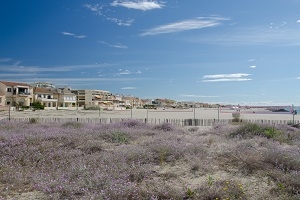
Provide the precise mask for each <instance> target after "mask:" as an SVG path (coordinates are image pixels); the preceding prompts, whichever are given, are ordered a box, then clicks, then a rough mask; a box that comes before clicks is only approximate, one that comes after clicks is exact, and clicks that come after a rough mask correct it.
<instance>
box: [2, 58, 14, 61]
mask: <svg viewBox="0 0 300 200" xmlns="http://www.w3.org/2000/svg"><path fill="white" fill-rule="evenodd" d="M9 61H12V59H11V58H0V62H9Z"/></svg>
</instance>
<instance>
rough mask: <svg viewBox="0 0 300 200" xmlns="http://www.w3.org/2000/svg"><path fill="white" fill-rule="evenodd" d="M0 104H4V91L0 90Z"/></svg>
mask: <svg viewBox="0 0 300 200" xmlns="http://www.w3.org/2000/svg"><path fill="white" fill-rule="evenodd" d="M0 106H5V92H2V91H0Z"/></svg>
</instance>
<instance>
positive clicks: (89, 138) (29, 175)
mask: <svg viewBox="0 0 300 200" xmlns="http://www.w3.org/2000/svg"><path fill="white" fill-rule="evenodd" d="M0 199H24V200H25V199H46V200H47V199H49V200H50V199H84V200H85V199H112V200H116V199H118V200H122V199H137V200H140V199H145V200H155V199H174V200H177V199H200V200H201V199H203V200H210V199H213V200H221V199H228V200H229V199H230V200H231V199H253V200H256V199H264V200H267V199H272V200H274V199H275V200H276V199H278V200H281V199H291V200H297V199H298V200H299V199H300V130H299V129H297V128H293V127H290V126H287V125H285V126H283V125H281V126H270V125H260V124H251V123H250V124H249V123H246V124H236V125H226V126H225V125H218V124H216V125H215V126H213V127H211V128H210V129H208V130H202V128H201V127H188V128H183V127H175V126H171V125H170V124H166V123H164V124H160V125H155V126H153V125H147V124H144V123H142V122H139V121H135V120H128V121H123V122H120V123H114V124H106V125H101V124H98V125H97V124H83V123H77V122H66V123H51V124H41V123H38V122H37V121H35V120H32V121H30V122H28V123H26V122H24V123H18V124H16V123H13V122H7V121H6V122H0Z"/></svg>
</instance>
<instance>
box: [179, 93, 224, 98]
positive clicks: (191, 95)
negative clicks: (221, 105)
mask: <svg viewBox="0 0 300 200" xmlns="http://www.w3.org/2000/svg"><path fill="white" fill-rule="evenodd" d="M180 96H182V97H192V98H218V97H220V96H203V95H196V94H180Z"/></svg>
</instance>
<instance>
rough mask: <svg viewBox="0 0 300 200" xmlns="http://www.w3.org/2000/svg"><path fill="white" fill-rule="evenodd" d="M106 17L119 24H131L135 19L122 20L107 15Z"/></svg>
mask: <svg viewBox="0 0 300 200" xmlns="http://www.w3.org/2000/svg"><path fill="white" fill-rule="evenodd" d="M106 19H107V20H109V21H112V22H114V23H116V24H117V25H119V26H131V25H132V24H133V22H134V21H135V20H134V19H128V20H122V19H117V18H110V17H107V18H106Z"/></svg>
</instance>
